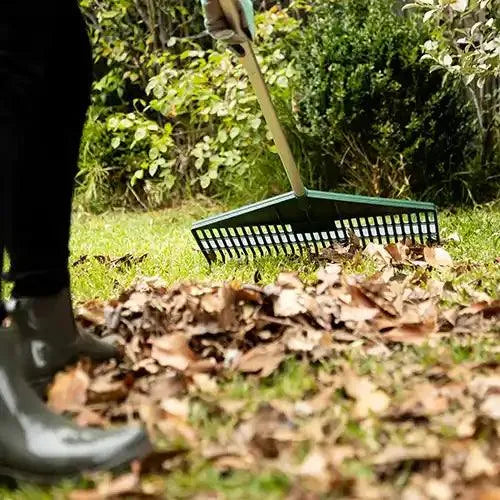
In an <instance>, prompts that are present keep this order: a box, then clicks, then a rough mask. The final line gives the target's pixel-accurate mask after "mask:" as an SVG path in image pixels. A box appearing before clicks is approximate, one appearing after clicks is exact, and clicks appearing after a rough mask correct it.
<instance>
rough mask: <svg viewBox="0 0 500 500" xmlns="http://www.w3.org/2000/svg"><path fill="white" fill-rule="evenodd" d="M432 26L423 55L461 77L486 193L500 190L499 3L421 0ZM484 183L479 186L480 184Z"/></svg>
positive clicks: (445, 76) (420, 6) (444, 71)
mask: <svg viewBox="0 0 500 500" xmlns="http://www.w3.org/2000/svg"><path fill="white" fill-rule="evenodd" d="M405 7H406V8H418V12H419V13H421V14H422V19H423V21H424V22H426V23H428V24H429V25H430V26H432V32H431V33H430V38H429V40H427V41H426V42H425V43H424V45H423V48H424V51H425V54H424V55H423V56H422V59H427V60H429V61H431V63H432V65H431V66H430V71H436V70H440V72H441V74H442V75H443V79H444V80H446V79H448V78H452V79H455V80H457V81H458V82H459V83H460V84H461V85H462V86H463V88H464V89H466V91H467V95H468V97H469V99H470V102H471V104H472V106H473V107H474V110H475V116H476V120H477V127H478V131H479V134H478V139H479V141H478V142H479V143H480V151H479V155H478V159H477V164H478V167H479V173H480V174H481V175H480V176H478V182H481V180H482V181H483V184H484V188H482V187H481V188H482V189H481V190H482V191H483V192H484V193H488V192H490V193H492V195H493V196H494V195H495V194H496V195H498V192H499V191H500V174H499V173H498V165H500V21H499V18H500V3H499V2H494V1H493V0H470V1H469V0H457V1H439V2H438V1H437V0H416V3H414V4H407V5H406V6H405ZM478 187H479V186H478Z"/></svg>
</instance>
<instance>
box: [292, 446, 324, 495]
mask: <svg viewBox="0 0 500 500" xmlns="http://www.w3.org/2000/svg"><path fill="white" fill-rule="evenodd" d="M298 475H299V477H300V478H301V481H302V482H303V483H304V484H305V485H306V486H307V488H308V489H310V490H312V491H315V492H318V493H326V492H327V491H328V490H329V489H330V482H331V474H330V471H329V470H328V461H327V459H326V457H325V455H324V453H323V452H322V451H321V450H320V449H314V450H312V451H311V452H310V453H309V454H308V455H307V456H306V458H305V459H304V461H303V462H302V464H301V465H300V467H299V469H298Z"/></svg>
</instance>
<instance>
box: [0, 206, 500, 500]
mask: <svg viewBox="0 0 500 500" xmlns="http://www.w3.org/2000/svg"><path fill="white" fill-rule="evenodd" d="M212 210H213V207H212ZM209 211H210V210H209V209H208V208H206V206H201V207H200V206H196V205H193V204H189V205H185V206H184V207H183V208H182V209H175V210H174V209H169V210H164V211H158V212H150V213H121V212H112V213H107V214H102V215H89V214H85V213H76V214H75V215H74V223H73V236H72V242H71V251H72V255H71V261H72V262H75V261H77V260H78V259H80V258H81V257H82V256H87V260H86V261H85V262H83V263H82V264H79V265H77V266H74V267H72V280H73V292H74V295H75V298H76V299H77V300H86V299H90V298H95V297H97V298H108V297H111V296H114V295H117V294H118V293H119V291H120V290H121V289H123V288H124V287H127V286H128V285H129V284H130V283H131V282H132V281H133V280H134V279H135V278H136V277H137V276H141V275H142V276H161V277H162V278H163V279H164V280H165V281H166V282H167V283H169V284H172V283H175V282H177V281H180V280H203V281H209V280H210V281H219V280H228V279H237V280H240V281H244V282H253V281H254V280H255V279H256V274H258V275H259V276H258V280H259V281H262V282H264V283H266V282H270V281H272V280H273V279H274V278H275V277H276V275H277V274H278V273H279V272H280V271H284V270H296V271H298V272H299V273H300V274H301V275H302V276H303V277H305V278H310V277H312V276H313V275H314V272H315V270H316V267H317V264H315V263H314V262H307V261H305V260H301V259H295V260H292V259H289V258H285V257H283V258H267V259H261V260H259V261H256V262H252V263H249V264H246V265H242V264H241V263H235V262H232V263H229V264H226V265H217V266H213V267H212V268H209V267H208V266H207V264H206V263H205V261H204V259H203V258H202V256H201V255H199V254H198V253H197V252H196V250H195V244H194V241H193V239H192V238H191V234H190V232H189V228H190V224H191V223H192V222H193V221H195V220H197V219H199V218H201V217H204V216H205V215H207V213H208V212H209ZM440 223H441V228H442V233H443V236H444V237H445V238H447V237H449V236H450V235H452V234H453V233H455V232H456V233H457V234H458V236H459V241H449V242H448V243H446V244H445V246H446V248H447V249H448V251H449V252H450V253H451V255H452V256H453V258H454V259H455V261H457V262H461V263H463V273H461V274H460V276H458V277H457V276H456V275H453V276H451V275H450V277H449V278H450V279H451V280H453V286H464V287H468V288H469V289H473V290H475V291H484V292H487V293H488V294H490V295H495V296H498V293H499V290H498V284H499V283H500V270H499V267H500V266H499V264H498V263H496V262H495V259H497V258H498V257H500V233H499V228H500V210H499V208H498V207H494V206H487V207H481V208H476V209H472V210H460V211H457V212H455V213H451V212H447V213H443V214H442V215H441V219H440ZM125 254H132V255H133V256H135V257H139V256H141V255H143V254H147V257H146V258H145V259H144V260H142V261H141V262H136V263H131V264H130V265H122V266H112V265H110V263H109V262H103V259H95V258H94V256H105V257H109V258H117V257H121V256H123V255H125ZM347 267H348V269H349V268H350V269H351V270H352V271H369V270H370V269H371V264H370V262H369V261H367V260H364V261H360V262H357V263H355V264H354V265H351V266H349V265H348V266H347ZM440 273H441V274H440V275H439V277H440V279H446V278H447V275H446V271H444V272H440ZM496 345H497V341H496V340H495V339H494V338H493V337H488V336H485V337H483V338H477V339H471V338H468V337H464V338H456V339H449V340H446V341H443V342H442V343H440V344H439V345H438V346H429V345H423V346H421V347H413V346H411V347H410V346H408V347H402V348H400V349H399V350H397V351H395V352H394V353H393V355H392V356H391V358H390V360H386V361H385V362H384V363H380V358H378V357H376V356H367V355H366V353H363V352H361V351H360V350H359V349H358V348H357V346H356V345H353V346H352V347H351V348H350V349H348V350H347V351H346V352H345V353H344V355H343V356H342V358H338V359H332V360H328V361H322V362H320V363H316V364H311V363H308V362H306V361H300V360H296V359H290V360H288V361H287V362H285V363H284V364H283V365H282V367H281V368H280V370H278V371H277V372H275V373H274V374H273V375H271V376H270V377H267V378H265V379H257V378H255V377H244V376H241V375H235V376H231V377H229V378H228V379H225V380H220V381H219V392H218V394H217V397H209V396H207V395H204V396H200V397H199V398H198V397H197V399H195V400H194V402H193V404H192V406H191V414H190V423H191V425H193V427H194V428H196V429H197V431H198V432H200V433H201V434H202V435H203V436H204V437H205V438H210V437H215V436H216V435H217V433H219V432H222V433H224V432H226V431H227V432H230V431H231V429H232V428H233V427H234V425H235V424H236V422H237V421H238V418H237V416H234V415H228V414H226V413H224V412H221V409H220V407H219V406H218V401H219V400H233V401H241V402H243V403H244V404H243V405H242V406H241V411H242V412H247V411H250V412H254V411H256V409H257V408H259V406H260V405H263V404H265V403H266V402H267V401H270V400H273V399H278V400H284V401H289V402H296V401H299V400H301V399H304V398H305V397H308V396H309V395H310V394H311V393H314V392H315V390H316V388H317V381H318V375H319V374H320V372H323V373H336V372H337V370H338V369H339V363H344V362H347V363H349V365H350V366H351V367H352V369H353V370H355V371H356V372H357V373H358V374H359V375H364V376H369V377H371V378H373V379H374V380H376V381H377V384H378V385H379V386H380V387H381V388H383V389H384V390H386V391H387V392H388V393H390V394H392V395H393V396H394V397H396V398H397V397H398V395H399V392H400V390H401V388H400V387H398V386H397V383H396V380H400V381H401V380H402V379H404V378H405V375H400V377H399V378H397V377H395V376H394V374H395V373H398V372H399V373H403V372H401V371H400V370H402V368H403V367H405V366H412V365H419V366H421V367H422V369H423V370H426V369H430V368H432V367H435V366H439V365H440V363H443V362H448V361H449V362H450V363H451V364H461V363H471V362H472V363H477V362H485V363H490V362H491V363H493V362H498V361H499V359H498V358H499V354H498V349H497V348H496ZM332 398H333V400H334V401H335V403H336V408H337V412H338V414H335V416H334V420H332V421H334V422H337V421H338V422H340V423H339V425H342V426H343V429H342V435H341V437H340V442H341V443H346V444H349V443H357V445H359V446H361V447H367V449H369V448H370V447H371V446H373V445H374V443H376V442H377V439H379V434H380V433H381V432H393V433H395V434H397V432H403V434H404V429H403V428H396V427H394V425H393V424H390V423H389V424H383V423H377V425H375V427H374V428H373V430H372V431H370V432H369V433H367V432H366V430H363V429H362V428H361V427H360V426H359V425H358V423H357V422H355V421H352V420H350V417H349V415H350V411H351V406H352V403H351V402H350V401H349V400H348V399H346V397H345V395H344V394H343V393H342V392H336V393H334V394H333V395H332ZM436 425H438V424H436ZM378 426H385V427H383V428H382V427H380V428H379V427H378ZM391 426H392V427H391ZM445 430H446V429H445V428H444V427H443V432H445ZM450 432H451V431H450ZM313 444H314V443H304V444H303V445H301V446H303V447H302V448H300V447H298V449H297V454H298V455H297V456H301V455H304V454H305V453H306V452H307V449H308V448H307V447H308V446H309V445H313ZM343 467H345V468H346V470H345V471H343V473H344V474H347V475H351V474H352V476H353V477H355V476H363V477H365V476H366V477H371V476H372V474H373V472H372V470H371V469H370V466H369V464H365V463H363V462H362V461H361V460H351V461H347V462H346V463H345V464H344V465H343ZM347 469H349V470H347ZM403 472H404V471H403ZM405 477H406V476H405V475H404V474H403V473H402V476H401V478H402V479H401V481H402V483H404V481H405V480H406V479H405ZM152 480H154V481H160V482H163V483H164V485H165V491H167V492H168V497H169V498H179V499H183V498H192V497H194V496H196V495H197V494H200V495H207V494H208V493H210V492H217V493H218V494H219V495H220V497H221V498H231V499H239V498H242V499H243V498H245V499H253V498H255V499H260V498H266V499H279V498H285V497H286V494H287V492H288V491H289V490H290V487H291V485H290V482H289V480H288V478H287V477H286V476H285V475H284V474H283V473H280V472H279V471H273V470H268V471H266V472H265V473H262V472H251V471H237V472H234V473H231V474H224V473H221V472H219V471H217V470H216V469H215V468H213V467H212V466H211V465H210V464H208V463H207V462H206V461H204V460H203V459H201V458H200V457H189V459H188V460H187V463H186V464H184V466H183V467H175V468H174V469H173V471H172V472H171V473H169V474H165V475H164V476H162V477H156V478H152ZM163 483H162V484H163ZM84 485H85V483H80V484H79V486H78V487H83V486H84ZM72 487H73V488H74V487H76V486H75V485H74V484H72V483H65V484H64V485H60V486H58V487H55V488H51V489H44V488H37V487H34V486H28V485H21V488H20V489H17V490H8V489H2V488H1V487H0V498H2V499H6V500H44V499H49V498H61V499H63V498H66V496H67V493H68V492H69V491H70V490H71V489H72Z"/></svg>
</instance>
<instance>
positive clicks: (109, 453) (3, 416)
mask: <svg viewBox="0 0 500 500" xmlns="http://www.w3.org/2000/svg"><path fill="white" fill-rule="evenodd" d="M65 1H66V0H65ZM32 3H33V4H34V5H33V6H31V4H32ZM46 4H47V3H46V2H34V1H33V2H31V1H29V2H19V1H18V0H3V1H2V2H0V181H1V186H0V187H1V191H0V194H1V197H0V222H1V224H0V229H1V231H0V240H2V241H3V240H4V238H5V240H7V242H8V244H9V249H10V252H11V253H12V254H13V261H14V268H13V270H14V271H16V270H18V271H24V270H27V271H33V270H44V269H45V266H46V262H47V261H48V262H49V267H50V266H54V268H57V266H61V265H62V264H63V262H65V259H66V255H65V251H63V250H62V248H66V247H65V245H67V243H64V241H63V240H64V238H65V236H64V234H61V233H59V232H58V231H59V230H60V231H63V230H64V229H65V228H66V229H67V224H66V226H65V225H64V224H65V222H64V221H65V219H64V218H63V217H61V218H60V219H58V223H57V225H56V227H58V228H59V229H58V230H53V229H52V228H51V227H50V226H51V221H50V220H48V221H45V220H44V219H45V217H50V218H51V219H54V218H57V217H58V215H60V214H57V213H51V212H50V210H55V209H56V205H55V203H58V204H57V208H59V209H62V208H64V207H65V206H66V207H68V205H69V203H70V200H71V195H70V194H69V195H68V192H67V191H65V192H64V193H63V194H64V196H65V198H64V203H63V201H61V200H59V201H54V202H52V201H51V202H50V203H48V204H45V203H44V202H45V198H44V197H43V196H40V195H39V193H38V192H37V189H36V186H35V185H34V184H33V182H34V179H36V181H37V182H40V183H41V185H40V186H39V187H40V189H47V190H48V191H47V192H46V193H45V194H46V195H47V196H54V197H57V196H60V193H59V191H58V189H57V188H52V187H51V185H50V183H49V182H48V181H43V182H42V177H43V176H42V175H39V172H38V170H39V169H50V164H48V163H47V162H46V161H44V160H45V159H47V158H48V156H47V155H46V153H47V152H49V151H52V154H53V156H54V157H56V156H57V149H56V150H53V147H52V146H51V145H50V144H48V143H46V142H44V141H48V140H49V139H50V138H51V134H52V135H53V138H52V145H54V144H56V143H57V135H58V133H59V132H60V131H62V130H63V129H64V126H65V124H64V117H62V116H61V117H59V118H60V119H61V120H62V121H61V122H60V124H59V126H58V128H57V129H53V130H52V131H51V134H50V133H46V131H45V130H43V128H44V127H47V123H48V122H49V120H50V118H49V117H45V118H46V119H47V121H45V120H44V117H40V116H39V115H40V114H41V113H42V112H44V110H45V109H46V108H47V106H46V105H45V103H46V94H45V90H46V89H47V86H46V85H47V84H46V83H44V82H45V81H46V78H47V71H48V67H47V65H46V64H45V60H46V55H47V53H48V52H47V50H48V48H49V45H48V44H47V43H46V38H47V33H50V30H51V28H52V27H51V26H50V24H49V20H48V19H47V18H46V17H45V15H46V14H48V15H50V13H47V12H45V11H43V9H45V8H47V9H48V8H50V5H52V4H53V2H48V6H47V5H46ZM37 6H39V7H41V10H39V11H38V12H35V11H34V10H30V7H33V9H35V8H36V7H37ZM39 26H41V27H42V29H38V30H37V28H38V27H39ZM45 30H46V31H45ZM44 37H45V38H44ZM75 55H76V56H78V54H75ZM60 84H61V85H64V81H63V82H60ZM44 89H45V90H44ZM66 105H67V106H68V107H71V103H70V102H67V103H66ZM69 115H71V112H70V113H69ZM80 116H81V115H80ZM70 120H71V119H70ZM52 123H54V122H52ZM73 125H74V124H73ZM73 125H72V127H73ZM39 127H42V129H40V128H39ZM73 130H76V128H75V129H73ZM75 136H76V132H75V135H71V137H75ZM62 137H64V140H65V141H66V143H67V144H68V145H69V146H68V147H70V148H74V144H73V146H71V143H70V137H69V136H68V134H67V133H66V132H63V133H62ZM65 147H66V146H63V150H64V148H65ZM72 150H73V149H72ZM64 154H68V153H64ZM37 158H38V163H35V164H33V163H28V160H29V161H32V162H33V161H35V160H36V159H37ZM56 162H57V161H56ZM61 165H62V164H61ZM61 168H62V166H61ZM46 175H47V176H49V177H50V175H51V173H50V170H48V171H47V172H46ZM61 175H63V174H62V173H61ZM66 189H67V188H66ZM28 196H34V197H35V198H34V199H30V198H28ZM37 204H40V206H37ZM65 204H66V205H65ZM68 211H69V208H68ZM66 216H69V213H66ZM42 223H43V224H44V225H46V226H47V229H46V232H45V233H44V232H43V231H40V229H39V227H37V226H38V225H40V224H42ZM19 231H21V234H19ZM34 234H37V235H39V236H42V235H43V234H49V235H51V236H53V237H54V238H55V239H54V240H49V241H39V240H38V239H36V238H34V237H33V235H34ZM23 244H27V245H32V246H31V247H30V248H29V250H30V251H31V253H33V254H36V253H37V251H38V250H39V254H37V255H33V256H32V257H31V258H29V257H30V256H29V252H28V251H27V249H26V248H25V247H24V246H23ZM52 245H53V246H54V247H53V250H54V254H55V255H57V256H58V257H57V258H54V259H52V257H51V256H50V255H49V253H50V249H51V248H52ZM57 245H59V247H58V248H56V246H57ZM44 253H45V255H44V257H45V258H46V259H47V260H43V259H40V255H43V254H44ZM24 266H26V267H24ZM28 274H30V273H28ZM28 274H27V275H28ZM38 276H39V278H40V282H41V283H45V284H47V283H48V282H51V285H50V286H55V285H54V283H55V282H56V280H53V279H52V277H53V274H51V273H49V274H48V275H47V276H46V277H45V279H43V280H42V279H41V278H42V277H43V276H44V274H43V273H39V275H38ZM19 279H24V278H19ZM26 283H28V282H26ZM33 283H35V282H33ZM16 285H17V283H16ZM35 285H36V286H38V283H35ZM35 285H34V286H35ZM60 285H63V286H64V285H65V282H64V280H61V281H60V283H59V285H58V286H60ZM23 286H24V285H23ZM26 286H27V285H26ZM47 290H48V288H46V289H45V292H47ZM28 291H29V292H31V293H33V289H30V290H28ZM44 298H45V297H44ZM22 300H24V299H21V301H22ZM32 300H34V299H32ZM21 306H23V307H24V305H23V304H21ZM18 312H19V311H16V314H18ZM32 312H33V311H29V313H30V314H31V313H32ZM45 313H46V314H47V315H48V316H50V311H49V310H46V311H45ZM17 319H18V316H16V315H14V316H13V320H14V321H12V322H11V325H10V326H9V327H8V328H3V327H1V326H0V381H1V383H0V450H1V453H0V474H2V475H9V476H12V477H14V478H17V479H23V480H29V481H40V482H52V481H55V480H59V479H61V478H62V477H65V476H74V475H78V474H79V473H81V472H83V471H89V470H97V469H104V470H109V469H110V468H115V467H120V468H121V467H122V466H124V465H126V464H127V463H128V462H130V461H131V460H133V459H134V458H136V457H140V456H142V455H144V454H145V453H147V452H148V451H149V449H150V444H149V441H148V438H147V435H146V433H145V432H144V430H142V429H140V428H137V427H136V428H134V427H127V428H121V429H116V430H106V431H104V430H99V429H89V428H81V427H78V426H76V425H74V424H73V423H72V422H70V421H68V420H66V419H65V418H63V417H61V416H59V415H55V414H53V413H51V412H50V411H49V410H48V409H47V407H46V406H45V405H44V404H43V402H42V401H41V400H40V399H39V398H38V397H37V395H36V393H35V392H34V391H33V389H32V387H30V385H28V383H27V381H26V374H25V372H24V371H23V370H22V365H23V363H25V362H26V359H27V356H28V354H29V352H31V350H30V349H27V348H26V346H29V345H30V342H29V341H28V340H27V338H26V336H28V337H29V336H30V335H31V334H32V333H33V334H34V335H38V334H39V333H43V332H37V331H33V330H32V325H31V323H30V324H29V325H25V324H23V323H19V322H18V321H17ZM18 323H19V324H18ZM35 323H37V322H36V321H35ZM26 327H29V328H27V329H26ZM45 333H47V334H49V332H45ZM33 345H34V344H33ZM46 347H47V346H46ZM45 351H49V352H55V351H56V350H54V349H52V347H50V346H49V347H48V348H47V349H45ZM33 354H34V352H33ZM47 359H48V358H43V356H42V357H41V358H38V359H37V361H40V360H41V361H42V363H43V362H44V361H46V360H47ZM32 363H33V364H36V363H34V362H33V361H32Z"/></svg>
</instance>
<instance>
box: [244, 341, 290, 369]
mask: <svg viewBox="0 0 500 500" xmlns="http://www.w3.org/2000/svg"><path fill="white" fill-rule="evenodd" d="M284 358H285V353H284V349H283V345H282V344H281V343H278V342H275V343H272V344H263V345H260V346H257V347H254V348H253V349H250V351H248V352H246V353H245V354H243V356H241V358H240V359H239V361H238V363H237V366H236V368H237V370H239V371H240V372H243V373H258V374H259V376H261V377H267V376H268V375H270V374H271V373H273V372H274V370H276V369H277V368H278V367H279V365H280V364H281V362H282V361H283V359H284Z"/></svg>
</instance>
